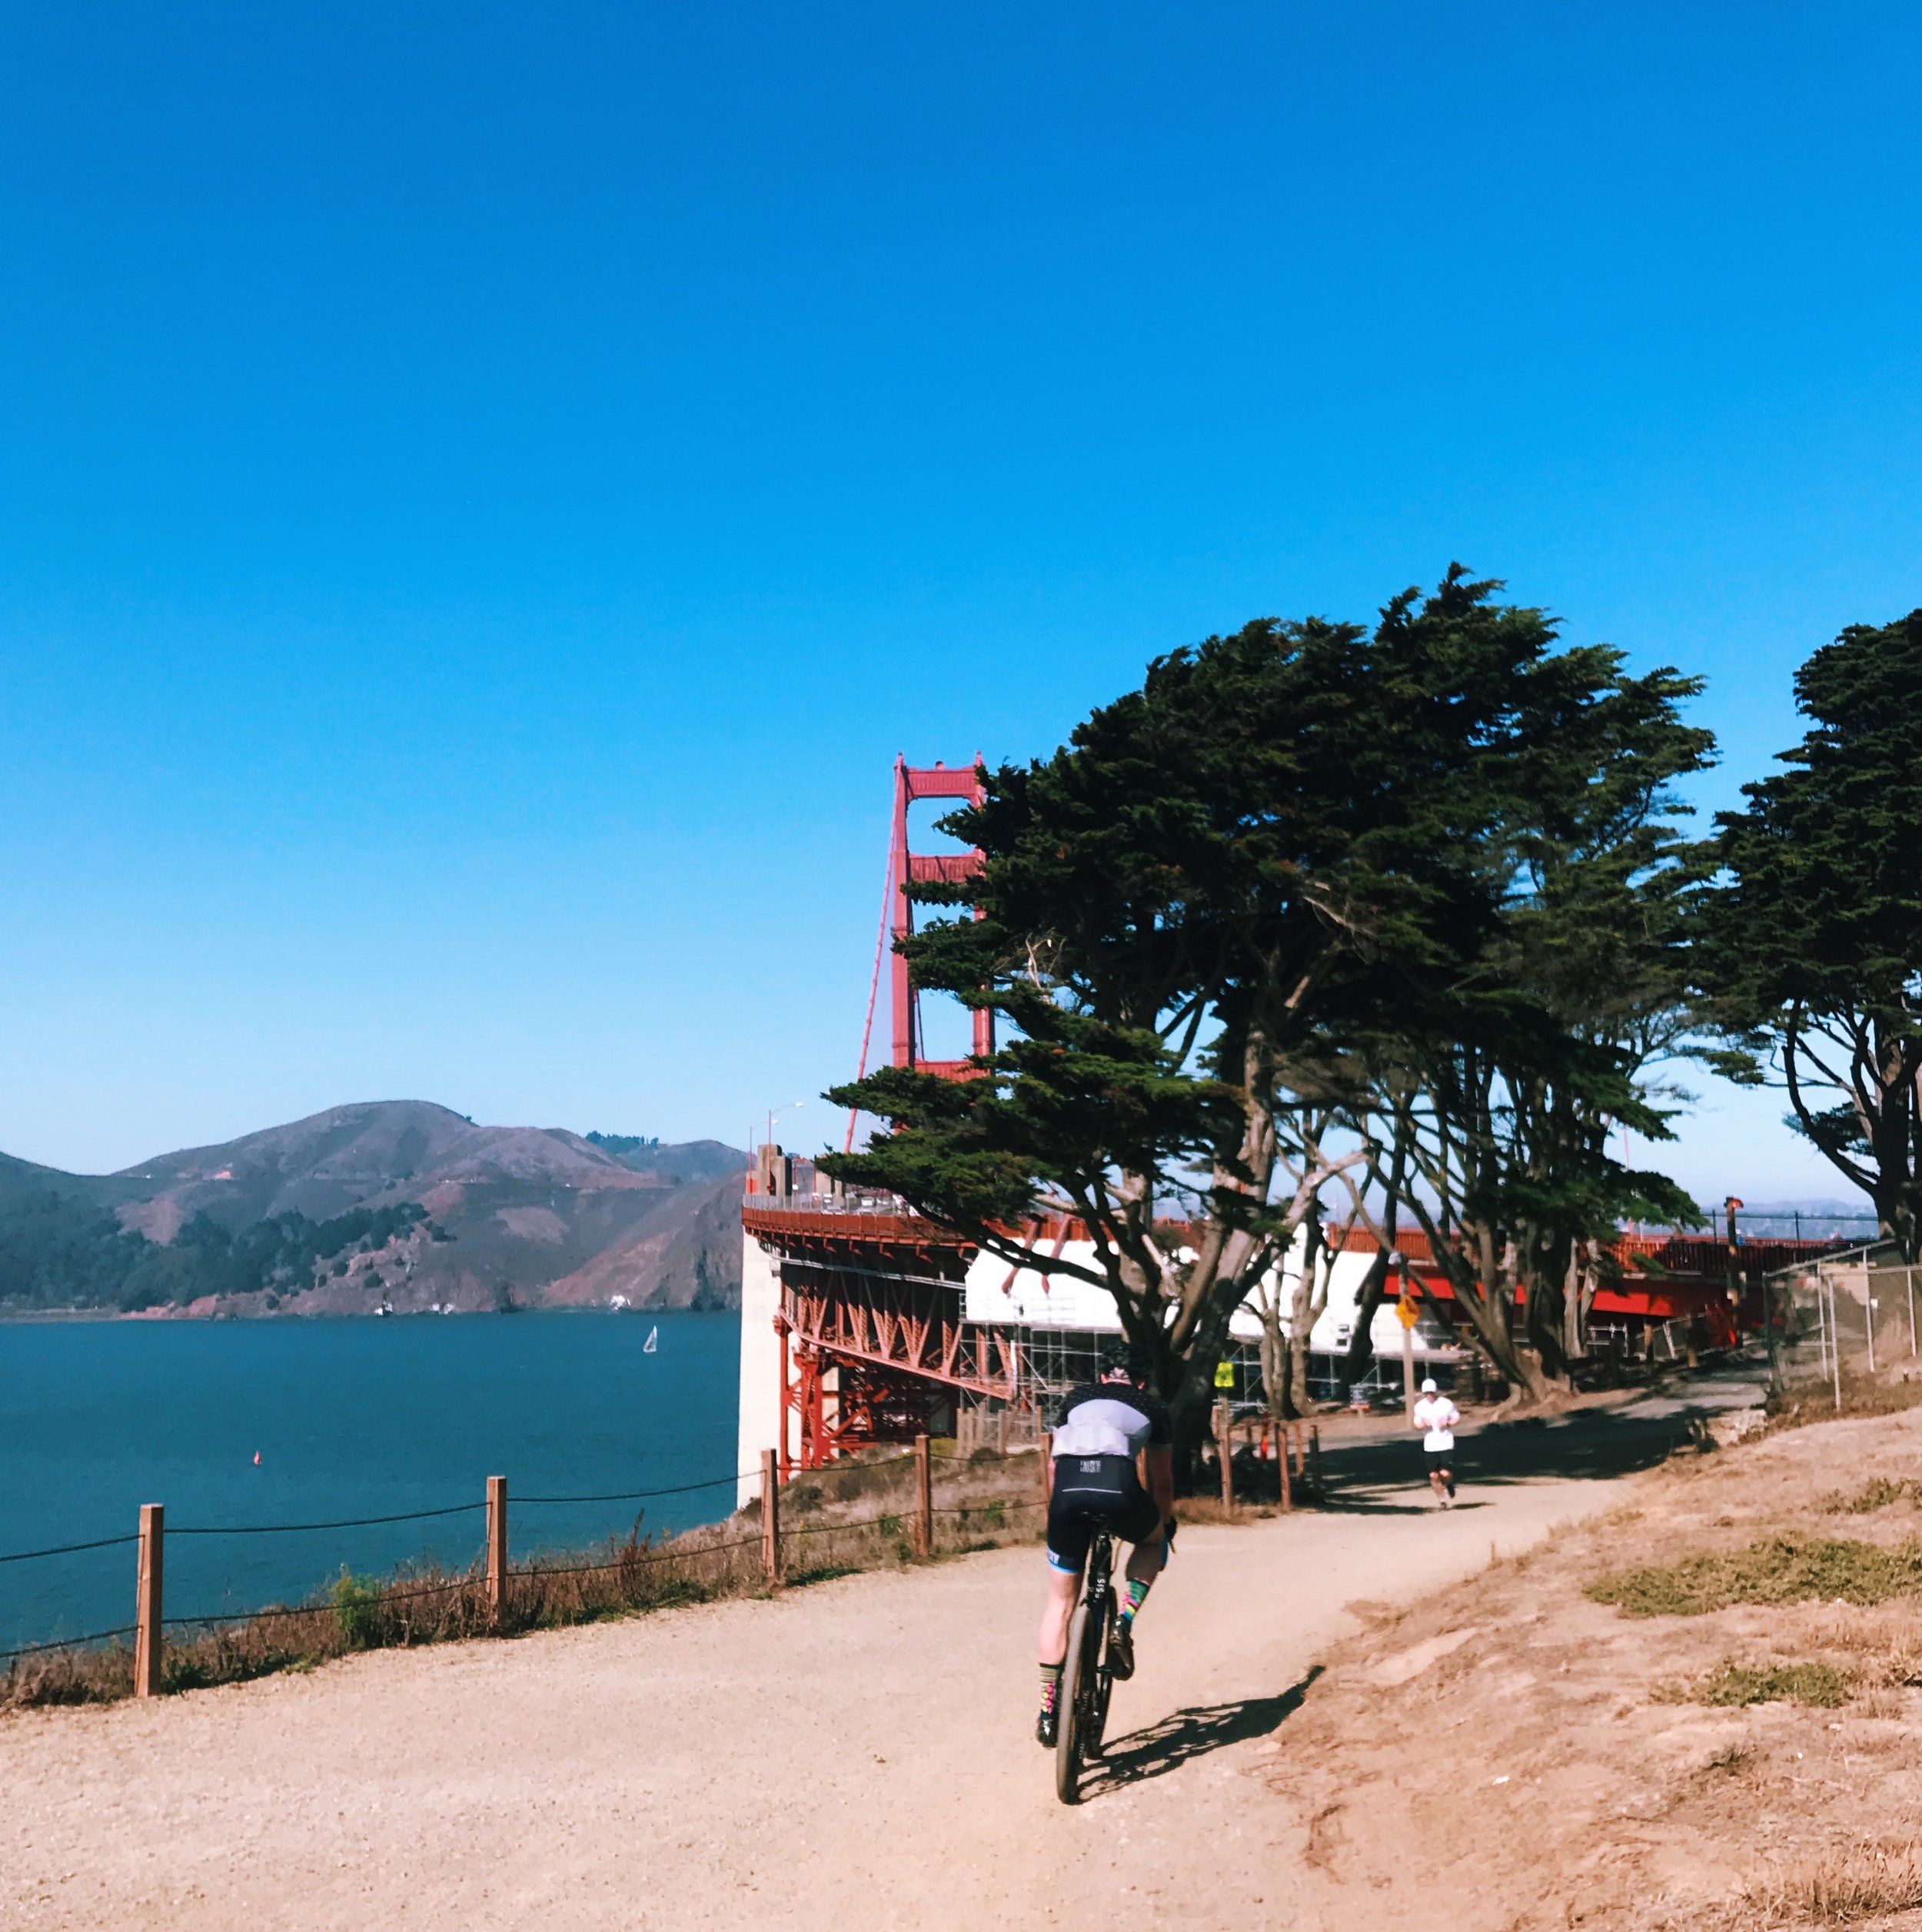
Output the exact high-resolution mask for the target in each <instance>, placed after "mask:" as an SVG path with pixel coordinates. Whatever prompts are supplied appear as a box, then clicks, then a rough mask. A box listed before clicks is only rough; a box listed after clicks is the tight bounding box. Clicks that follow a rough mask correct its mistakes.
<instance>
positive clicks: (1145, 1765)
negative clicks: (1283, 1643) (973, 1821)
mask: <svg viewBox="0 0 1922 1932" xmlns="http://www.w3.org/2000/svg"><path fill="white" fill-rule="evenodd" d="M1321 1674H1322V1666H1321V1665H1320V1664H1316V1665H1315V1668H1314V1669H1312V1671H1309V1672H1308V1675H1307V1676H1306V1677H1305V1678H1302V1681H1300V1683H1299V1684H1290V1685H1289V1688H1287V1689H1286V1690H1285V1691H1283V1692H1282V1694H1281V1695H1280V1696H1279V1697H1274V1698H1242V1700H1241V1701H1240V1702H1239V1703H1238V1704H1208V1705H1205V1706H1203V1707H1202V1708H1199V1709H1192V1708H1191V1709H1189V1710H1186V1711H1170V1712H1169V1714H1168V1715H1167V1716H1166V1717H1165V1718H1162V1720H1161V1721H1160V1722H1159V1723H1158V1724H1150V1725H1149V1726H1148V1727H1146V1729H1145V1730H1142V1731H1130V1732H1129V1734H1127V1736H1126V1737H1117V1738H1116V1739H1114V1740H1113V1741H1112V1742H1111V1743H1110V1744H1109V1746H1108V1748H1107V1750H1106V1752H1105V1753H1104V1754H1103V1755H1102V1758H1101V1760H1100V1762H1099V1764H1097V1765H1091V1766H1090V1767H1089V1772H1090V1775H1089V1780H1088V1782H1087V1784H1086V1785H1085V1786H1084V1787H1082V1797H1083V1799H1084V1800H1085V1799H1088V1798H1095V1797H1101V1796H1102V1794H1103V1793H1105V1792H1108V1791H1116V1790H1119V1788H1120V1787H1122V1786H1123V1785H1126V1784H1140V1783H1141V1782H1142V1780H1143V1779H1145V1778H1150V1777H1166V1775H1167V1774H1168V1773H1169V1772H1170V1771H1179V1770H1180V1769H1181V1767H1182V1765H1184V1764H1190V1763H1192V1761H1194V1760H1195V1758H1197V1757H1206V1756H1207V1754H1209V1752H1210V1751H1219V1750H1221V1749H1222V1747H1223V1746H1224V1745H1227V1744H1245V1743H1246V1742H1247V1741H1248V1740H1249V1738H1251V1737H1266V1736H1267V1735H1268V1734H1269V1732H1270V1731H1279V1729H1280V1728H1281V1727H1282V1725H1283V1724H1285V1723H1286V1722H1287V1721H1288V1720H1289V1718H1291V1717H1292V1716H1293V1715H1294V1714H1295V1712H1296V1711H1299V1709H1300V1708H1301V1705H1302V1699H1303V1698H1305V1697H1306V1696H1307V1694H1308V1686H1309V1685H1310V1684H1312V1683H1313V1682H1314V1681H1315V1679H1316V1678H1318V1677H1319V1676H1320V1675H1321Z"/></svg>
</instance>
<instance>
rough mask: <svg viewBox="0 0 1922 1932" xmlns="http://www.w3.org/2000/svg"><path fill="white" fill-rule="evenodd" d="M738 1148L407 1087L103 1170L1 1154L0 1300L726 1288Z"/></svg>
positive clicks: (170, 1300) (499, 1303) (462, 1295)
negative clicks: (598, 1130) (443, 1100)
mask: <svg viewBox="0 0 1922 1932" xmlns="http://www.w3.org/2000/svg"><path fill="white" fill-rule="evenodd" d="M745 1165H746V1162H745V1158H744V1156H742V1155H740V1154H739V1153H737V1152H735V1151H734V1150H733V1149H731V1148H729V1147H725V1146H722V1145H721V1143H720V1142H718V1141H695V1142H689V1143H687V1144H684V1145H681V1146H660V1144H659V1143H658V1142H654V1141H650V1140H647V1139H642V1138H640V1137H639V1136H619V1135H600V1134H597V1135H596V1136H594V1139H592V1140H590V1139H587V1138H586V1137H585V1136H582V1135H579V1134H575V1133H570V1132H567V1130H566V1129H560V1128H536V1127H484V1126H476V1125H475V1124H474V1122H471V1121H470V1120H467V1119H464V1117H463V1116H461V1115H459V1114H457V1113H454V1112H451V1110H450V1109H447V1108H445V1107H441V1106H434V1105H433V1104H432V1103H431V1102H427V1101H420V1100H394V1101H376V1102H368V1103H366V1104H364V1105H361V1106H347V1107H334V1108H330V1109H328V1111H327V1112H325V1113H319V1114H314V1115H313V1116H310V1117H309V1118H308V1119H305V1120H297V1121H294V1122H291V1123H290V1124H289V1125H288V1126H282V1127H270V1128H268V1129H264V1130H263V1131H262V1132H259V1133H254V1134H248V1135H246V1136H243V1137H242V1138H241V1139H238V1140H234V1141H228V1142H223V1143H222V1144H221V1145H220V1146H214V1147H196V1148H189V1149H185V1150H184V1151H181V1152H176V1153H171V1154H163V1155H159V1156H156V1157H155V1159H151V1160H148V1161H141V1162H138V1163H137V1164H136V1165H135V1166H132V1167H130V1168H128V1169H125V1170H124V1171H123V1172H121V1173H118V1174H112V1175H75V1174H64V1173H62V1172H59V1171H58V1170H57V1169H52V1168H44V1167H37V1166H34V1165H33V1164H32V1163H31V1162H25V1161H18V1160H14V1159H11V1158H10V1157H8V1156H5V1155H0V1305H12V1306H15V1307H25V1308H75V1307H78V1308H87V1307H101V1306H113V1307H118V1308H121V1309H125V1310H127V1311H128V1312H136V1311H141V1310H147V1309H153V1310H156V1311H159V1310H166V1309H191V1312H195V1313H197V1314H215V1313H219V1314H254V1313H300V1314H335V1313H341V1314H345V1313H354V1312H368V1311H371V1310H372V1309H375V1308H377V1307H379V1306H381V1305H382V1304H383V1303H384V1302H385V1303H387V1304H389V1305H391V1306H392V1307H393V1309H394V1311H395V1312H397V1313H399V1312H406V1311H408V1310H411V1309H431V1308H434V1307H436V1306H438V1307H441V1308H445V1307H447V1306H448V1305H452V1306H454V1308H456V1309H490V1308H506V1307H510V1306H527V1307H539V1306H541V1305H547V1304H550V1303H553V1304H568V1305H584V1304H594V1303H602V1304H604V1303H605V1302H607V1301H609V1300H610V1299H612V1298H613V1297H614V1296H615V1295H624V1296H625V1297H627V1299H628V1301H629V1302H631V1303H632V1304H633V1305H636V1306H640V1307H656V1308H685V1307H690V1306H693V1307H715V1308H720V1307H733V1306H737V1305H739V1301H740V1188H741V1173H742V1170H743V1167H744V1166H745Z"/></svg>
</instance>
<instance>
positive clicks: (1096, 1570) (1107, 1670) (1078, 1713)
mask: <svg viewBox="0 0 1922 1932" xmlns="http://www.w3.org/2000/svg"><path fill="white" fill-rule="evenodd" d="M1114 1562H1115V1545H1114V1538H1112V1536H1110V1535H1109V1533H1108V1531H1106V1530H1105V1529H1103V1530H1097V1531H1096V1532H1095V1535H1094V1537H1093V1539H1092V1541H1091V1542H1090V1543H1089V1546H1088V1564H1087V1568H1086V1572H1085V1575H1086V1581H1085V1583H1084V1584H1083V1586H1082V1597H1081V1602H1080V1604H1079V1608H1077V1609H1076V1611H1075V1614H1074V1617H1073V1619H1072V1621H1071V1622H1070V1624H1069V1631H1068V1657H1067V1662H1066V1668H1064V1669H1063V1671H1062V1686H1061V1688H1062V1700H1061V1724H1060V1729H1059V1731H1058V1733H1057V1734H1056V1742H1055V1795H1056V1797H1059V1799H1060V1800H1061V1801H1062V1804H1079V1802H1080V1801H1081V1788H1080V1787H1081V1767H1082V1762H1083V1761H1084V1760H1086V1759H1089V1758H1094V1757H1099V1756H1100V1755H1101V1739H1102V1731H1104V1730H1105V1729H1106V1727H1107V1723H1108V1698H1109V1693H1110V1692H1111V1691H1112V1690H1113V1689H1114V1684H1115V1678H1114V1671H1113V1670H1112V1668H1111V1667H1110V1665H1109V1661H1108V1636H1109V1631H1112V1629H1113V1628H1114V1618H1115V1587H1114Z"/></svg>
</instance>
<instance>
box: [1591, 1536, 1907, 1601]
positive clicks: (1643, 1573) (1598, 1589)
mask: <svg viewBox="0 0 1922 1932" xmlns="http://www.w3.org/2000/svg"><path fill="white" fill-rule="evenodd" d="M1917 1591H1922V1542H1917V1541H1915V1540H1914V1538H1910V1540H1909V1541H1906V1542H1903V1543H1898V1544H1896V1545H1894V1546H1893V1547H1885V1546H1884V1545H1880V1544H1878V1543H1857V1542H1853V1541H1848V1540H1847V1539H1845V1538H1824V1537H1813V1536H1764V1537H1761V1538H1757V1541H1754V1542H1753V1543H1751V1544H1750V1545H1748V1546H1747V1548H1746V1549H1740V1550H1729V1551H1714V1552H1709V1551H1704V1552H1703V1553H1702V1554H1701V1555H1696V1556H1685V1557H1684V1558H1682V1559H1681V1561H1679V1562H1676V1563H1665V1564H1651V1565H1648V1566H1646V1567H1644V1568H1639V1569H1633V1570H1618V1571H1611V1573H1610V1574H1609V1575H1606V1576H1601V1577H1598V1578H1596V1579H1595V1581H1594V1582H1593V1583H1591V1584H1590V1585H1588V1595H1589V1596H1590V1597H1591V1598H1593V1599H1594V1601H1595V1602H1597V1603H1612V1604H1616V1605H1618V1607H1619V1608H1620V1609H1621V1611H1622V1613H1623V1614H1624V1615H1625V1616H1630V1617H1700V1616H1702V1615H1704V1614H1706V1613H1707V1612H1708V1611H1711V1610H1724V1609H1726V1608H1727V1607H1728V1606H1729V1605H1730V1604H1736V1603H1801V1602H1805V1601H1807V1600H1809V1599H1810V1598H1818V1599H1829V1600H1833V1599H1834V1598H1841V1600H1842V1601H1844V1602H1845V1603H1853V1604H1877V1603H1886V1602H1887V1601H1888V1600H1889V1598H1891V1597H1905V1596H1911V1595H1914V1594H1915V1593H1916V1592H1917Z"/></svg>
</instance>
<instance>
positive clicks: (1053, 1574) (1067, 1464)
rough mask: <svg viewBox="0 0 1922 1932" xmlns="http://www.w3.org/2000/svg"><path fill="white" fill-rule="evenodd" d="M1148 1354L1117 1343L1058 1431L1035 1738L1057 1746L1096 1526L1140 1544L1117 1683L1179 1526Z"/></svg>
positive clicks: (1168, 1439) (1115, 1637) (1113, 1658)
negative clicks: (1071, 1633)
mask: <svg viewBox="0 0 1922 1932" xmlns="http://www.w3.org/2000/svg"><path fill="white" fill-rule="evenodd" d="M1150 1373H1151V1370H1150V1365H1149V1356H1148V1354H1147V1352H1146V1350H1145V1349H1142V1348H1136V1347H1134V1346H1132V1345H1130V1344H1129V1343H1126V1342H1110V1343H1109V1345H1107V1347H1106V1348H1103V1349H1102V1352H1101V1362H1100V1368H1099V1375H1100V1379H1099V1381H1098V1382H1085V1383H1083V1384H1082V1386H1081V1387H1080V1388H1076V1389H1075V1390H1073V1391H1072V1392H1071V1393H1070V1394H1069V1396H1068V1398H1067V1400H1066V1402H1063V1403H1062V1408H1061V1416H1060V1420H1059V1422H1057V1423H1056V1426H1055V1437H1054V1469H1053V1482H1052V1486H1051V1488H1050V1489H1049V1497H1048V1601H1047V1602H1046V1604H1045V1605H1044V1606H1043V1607H1042V1612H1041V1632H1040V1638H1039V1645H1038V1648H1037V1654H1038V1656H1039V1659H1040V1663H1041V1715H1040V1718H1039V1720H1038V1721H1036V1725H1035V1736H1036V1738H1038V1739H1039V1741H1040V1742H1041V1743H1042V1744H1045V1745H1046V1746H1047V1747H1049V1749H1050V1750H1052V1748H1053V1747H1054V1742H1055V1737H1056V1730H1057V1725H1058V1719H1059V1703H1060V1698H1061V1670H1062V1664H1063V1663H1064V1662H1065V1661H1066V1658H1067V1655H1068V1621H1069V1618H1071V1617H1072V1615H1073V1614H1074V1608H1075V1601H1076V1598H1077V1597H1078V1596H1079V1594H1080V1591H1081V1571H1082V1565H1084V1564H1085V1563H1086V1561H1087V1560H1088V1545H1089V1543H1090V1542H1092V1541H1093V1538H1094V1532H1095V1529H1096V1525H1100V1526H1102V1527H1103V1528H1106V1529H1108V1530H1109V1531H1111V1532H1112V1534H1113V1535H1116V1536H1117V1537H1119V1538H1120V1539H1121V1541H1122V1542H1124V1543H1132V1545H1134V1548H1133V1549H1132V1551H1131V1552H1130V1553H1129V1558H1128V1569H1127V1582H1128V1588H1127V1592H1126V1601H1124V1602H1123V1604H1122V1608H1121V1614H1120V1617H1119V1620H1118V1621H1116V1624H1115V1627H1114V1628H1113V1630H1112V1632H1111V1633H1110V1634H1109V1639H1108V1660H1109V1665H1110V1667H1111V1668H1112V1670H1113V1671H1114V1674H1115V1675H1116V1677H1117V1678H1130V1677H1132V1676H1133V1675H1134V1674H1135V1615H1136V1612H1137V1611H1139V1609H1140V1608H1141V1606H1142V1602H1143V1601H1144V1600H1145V1599H1146V1597H1147V1594H1148V1590H1149V1585H1151V1584H1152V1582H1153V1581H1154V1580H1155V1578H1156V1577H1157V1576H1159V1575H1160V1574H1161V1568H1162V1564H1163V1563H1165V1562H1166V1561H1167V1559H1168V1554H1169V1549H1170V1548H1171V1547H1172V1538H1173V1535H1174V1528H1175V1471H1174V1461H1173V1458H1172V1435H1171V1434H1170V1432H1169V1426H1168V1412H1167V1410H1166V1408H1164V1407H1163V1406H1162V1403H1161V1401H1160V1399H1159V1397H1157V1396H1155V1395H1150V1394H1149V1392H1148V1382H1149V1375H1150Z"/></svg>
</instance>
